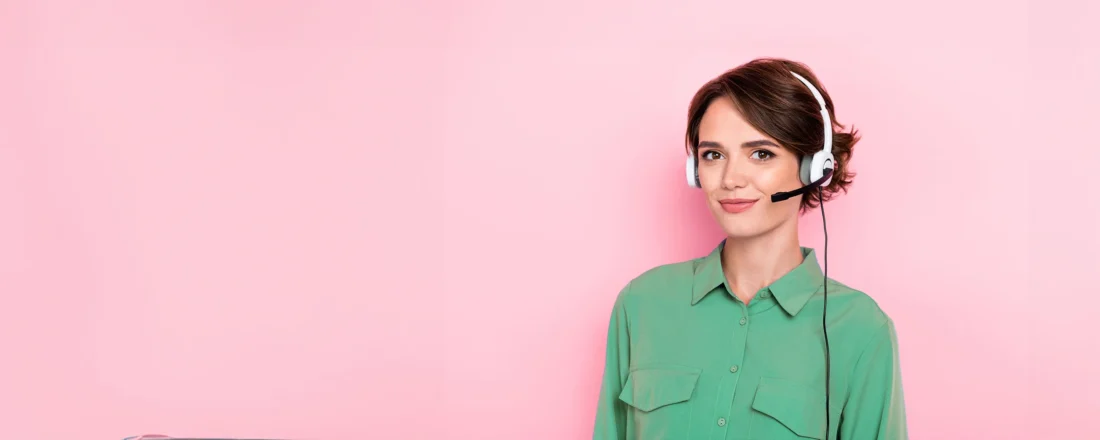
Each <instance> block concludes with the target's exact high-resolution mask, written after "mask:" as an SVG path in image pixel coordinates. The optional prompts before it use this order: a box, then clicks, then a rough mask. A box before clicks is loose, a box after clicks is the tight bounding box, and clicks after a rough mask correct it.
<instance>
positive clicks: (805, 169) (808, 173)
mask: <svg viewBox="0 0 1100 440" xmlns="http://www.w3.org/2000/svg"><path fill="white" fill-rule="evenodd" d="M791 74H792V75H794V77H795V78H798V80H799V81H801V82H802V83H803V84H805V85H806V87H807V88H808V89H810V92H812V93H813V95H814V98H815V99H817V104H818V107H820V108H821V120H822V122H823V124H822V125H823V126H824V134H825V141H824V142H823V145H822V146H821V150H820V151H817V152H815V153H814V154H813V155H812V156H811V155H806V156H803V157H802V162H801V164H799V167H798V177H799V180H800V181H801V182H802V187H801V188H798V189H796V190H793V191H782V192H777V193H775V194H772V196H771V201H772V203H777V202H781V201H784V200H787V199H789V198H791V197H794V196H797V195H801V194H805V193H807V192H809V191H811V190H813V189H817V191H818V194H821V193H822V188H823V187H825V186H828V185H829V183H830V182H832V180H833V171H834V169H835V167H836V158H835V157H833V152H832V147H833V121H832V118H831V117H830V116H829V108H828V106H826V105H825V98H824V97H822V96H821V92H819V91H818V90H817V88H816V87H814V85H813V83H811V82H810V81H809V80H807V79H806V78H803V77H802V75H799V74H797V73H795V72H793V71H792V72H791ZM690 150H691V151H690V154H688V158H687V168H686V171H687V180H688V185H689V186H691V187H693V188H702V184H701V183H700V182H699V164H698V163H697V162H696V157H695V156H696V154H697V151H696V149H695V146H694V145H693V146H692V148H691V149H690ZM822 195H823V194H822ZM819 209H821V227H822V229H824V231H825V249H824V260H825V271H824V273H823V276H822V278H823V279H822V287H823V288H824V300H825V301H824V305H823V306H822V309H821V331H822V333H823V334H824V336H825V438H829V423H830V420H829V416H830V415H831V412H830V410H829V379H830V377H829V376H830V375H831V374H830V371H829V370H830V364H831V362H830V359H829V330H828V328H827V327H826V316H827V315H826V312H827V310H828V308H829V230H828V228H826V226H825V201H824V197H822V201H821V204H820V205H819Z"/></svg>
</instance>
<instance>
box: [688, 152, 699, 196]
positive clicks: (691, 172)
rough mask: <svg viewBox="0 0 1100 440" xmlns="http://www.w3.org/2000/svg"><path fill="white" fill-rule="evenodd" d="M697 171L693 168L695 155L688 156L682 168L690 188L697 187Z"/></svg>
mask: <svg viewBox="0 0 1100 440" xmlns="http://www.w3.org/2000/svg"><path fill="white" fill-rule="evenodd" d="M698 170H699V169H698V168H697V167H696V166H695V155H694V154H692V155H689V156H688V158H687V164H686V165H685V167H684V171H685V173H686V174H687V181H688V186H690V187H692V188H698V187H699V171H698Z"/></svg>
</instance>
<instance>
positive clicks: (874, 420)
mask: <svg viewBox="0 0 1100 440" xmlns="http://www.w3.org/2000/svg"><path fill="white" fill-rule="evenodd" d="M850 390H851V394H849V397H848V402H847V403H846V404H845V405H844V410H843V412H842V413H841V421H840V426H839V428H840V429H839V431H840V432H839V434H840V439H842V440H907V439H908V438H909V434H908V431H907V427H906V420H905V397H904V394H903V392H902V385H901V368H900V365H899V362H898V339H897V332H896V330H895V328H894V322H893V321H892V320H890V319H889V318H887V320H886V323H885V324H883V326H882V327H881V328H879V330H878V331H876V332H875V335H874V336H873V337H872V338H871V340H870V341H869V342H868V343H867V346H866V347H864V349H863V351H862V353H861V354H860V357H859V359H858V360H857V361H856V364H855V368H854V369H853V370H852V376H851V382H850Z"/></svg>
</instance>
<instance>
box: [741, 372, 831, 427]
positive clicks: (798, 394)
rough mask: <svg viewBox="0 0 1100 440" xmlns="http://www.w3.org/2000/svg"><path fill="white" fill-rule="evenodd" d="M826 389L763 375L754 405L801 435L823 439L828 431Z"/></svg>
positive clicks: (756, 408)
mask: <svg viewBox="0 0 1100 440" xmlns="http://www.w3.org/2000/svg"><path fill="white" fill-rule="evenodd" d="M824 392H825V391H824V390H821V393H818V392H817V390H816V389H814V388H811V387H809V386H807V385H805V384H802V383H799V382H795V381H790V380H785V379H777V378H770V377H762V378H760V384H759V386H757V388H756V396H755V397H754V398H753V401H752V409H754V410H756V411H759V412H761V413H764V414H767V415H768V416H770V417H772V418H774V419H775V420H776V421H778V422H779V423H782V424H783V426H786V427H787V429H790V430H791V432H794V433H795V434H798V435H799V436H800V437H806V438H813V439H818V440H820V439H822V438H824V436H823V434H824V432H825V395H824V394H823V393H824Z"/></svg>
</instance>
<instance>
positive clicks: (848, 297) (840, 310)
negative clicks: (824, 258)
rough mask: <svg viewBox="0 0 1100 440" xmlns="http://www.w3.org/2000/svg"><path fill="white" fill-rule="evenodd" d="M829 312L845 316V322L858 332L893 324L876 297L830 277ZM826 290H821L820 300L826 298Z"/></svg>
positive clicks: (871, 330)
mask: <svg viewBox="0 0 1100 440" xmlns="http://www.w3.org/2000/svg"><path fill="white" fill-rule="evenodd" d="M827 286H828V290H827V293H828V305H829V314H831V315H834V316H839V317H843V321H844V324H845V325H846V326H848V327H852V328H854V329H855V331H856V332H874V331H876V330H878V329H882V328H884V327H886V326H889V325H892V324H893V320H892V319H891V318H890V315H889V314H888V313H887V312H886V310H884V309H883V308H882V306H881V305H879V303H878V301H876V300H875V298H874V297H872V296H871V295H869V294H867V293H866V292H864V291H863V290H861V289H857V288H853V287H851V286H849V285H846V284H844V283H841V282H839V281H836V280H834V279H832V278H829V279H828V284H827ZM824 293H825V291H823V290H822V291H819V292H818V294H819V295H821V297H820V298H818V300H824Z"/></svg>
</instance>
